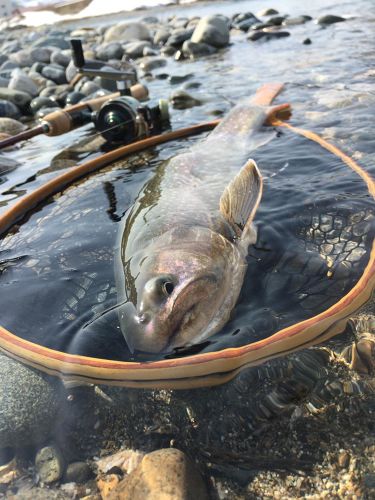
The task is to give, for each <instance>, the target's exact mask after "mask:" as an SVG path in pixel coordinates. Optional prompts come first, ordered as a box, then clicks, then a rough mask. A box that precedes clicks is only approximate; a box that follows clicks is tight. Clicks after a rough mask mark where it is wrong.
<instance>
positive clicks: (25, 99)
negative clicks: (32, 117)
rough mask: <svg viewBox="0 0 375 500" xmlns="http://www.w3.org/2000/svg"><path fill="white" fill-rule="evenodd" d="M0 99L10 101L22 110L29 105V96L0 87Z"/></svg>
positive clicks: (19, 91)
mask: <svg viewBox="0 0 375 500" xmlns="http://www.w3.org/2000/svg"><path fill="white" fill-rule="evenodd" d="M0 99H5V100H7V101H11V102H13V103H14V104H15V105H16V106H18V107H19V108H24V107H26V106H27V105H28V104H29V103H30V101H31V96H30V95H29V94H27V93H26V92H22V91H21V90H15V89H10V88H2V87H0Z"/></svg>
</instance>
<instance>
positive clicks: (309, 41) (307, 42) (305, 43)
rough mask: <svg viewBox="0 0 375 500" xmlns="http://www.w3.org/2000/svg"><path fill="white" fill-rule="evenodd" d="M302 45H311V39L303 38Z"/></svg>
mask: <svg viewBox="0 0 375 500" xmlns="http://www.w3.org/2000/svg"><path fill="white" fill-rule="evenodd" d="M302 43H303V45H311V44H312V41H311V38H305V39H304V41H303V42H302Z"/></svg>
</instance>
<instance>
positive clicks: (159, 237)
mask: <svg viewBox="0 0 375 500" xmlns="http://www.w3.org/2000/svg"><path fill="white" fill-rule="evenodd" d="M282 87H283V86H282V84H278V83H271V84H265V85H263V86H262V87H261V88H260V89H259V90H258V92H257V93H256V95H255V96H254V97H253V98H252V99H247V100H245V101H243V102H240V103H238V104H237V105H236V106H235V107H234V108H233V109H232V110H231V111H230V112H229V113H228V115H227V116H226V117H225V118H224V119H223V120H222V121H221V123H220V124H219V125H218V126H217V127H216V128H215V129H214V131H212V132H211V133H210V134H209V135H208V136H207V137H206V138H205V139H204V140H203V141H201V142H199V143H198V144H196V145H194V146H193V147H192V148H190V150H189V151H186V152H183V153H181V154H178V155H177V156H175V157H173V158H171V159H169V160H168V161H166V162H164V163H162V164H161V165H159V166H158V167H157V169H156V171H155V174H154V176H153V177H152V179H151V180H150V181H148V182H147V183H146V185H145V186H144V187H143V189H142V190H141V192H140V193H139V195H138V197H137V199H136V201H135V203H134V205H133V207H132V208H131V209H130V211H129V212H128V213H127V214H126V215H125V217H124V219H123V221H122V223H121V225H120V229H119V238H118V244H117V248H116V258H115V277H116V287H117V294H118V317H119V323H120V328H121V331H122V334H123V336H124V337H125V340H126V342H127V345H128V347H129V349H130V351H131V352H134V351H140V352H146V353H164V352H171V351H176V350H178V349H180V348H186V347H187V346H192V345H194V344H196V343H199V342H202V341H204V340H205V339H208V338H209V337H210V336H212V335H213V334H214V333H216V332H218V331H219V330H220V329H221V328H222V327H223V326H224V325H225V324H226V323H227V322H228V320H229V319H230V316H231V314H232V311H233V309H234V307H235V305H236V303H237V300H238V297H239V295H240V291H241V288H242V283H243V280H244V276H245V272H246V268H247V263H246V257H247V255H248V248H249V245H252V244H254V243H255V242H256V238H257V235H256V229H255V226H254V223H253V220H254V217H255V213H256V211H257V208H258V206H259V203H260V200H261V197H262V190H263V180H262V175H261V173H260V170H259V168H258V166H257V165H256V163H255V161H254V160H252V159H249V158H248V154H249V152H250V151H251V150H253V149H254V148H255V147H259V145H261V144H263V143H265V142H267V141H268V140H270V135H269V134H268V133H266V134H264V133H260V130H261V129H262V127H263V125H264V124H265V123H266V122H267V120H268V119H269V118H270V117H271V116H274V115H275V114H280V113H281V114H283V115H284V116H283V117H285V116H286V115H288V116H289V115H290V107H289V105H288V104H282V105H278V106H270V104H271V103H272V100H273V99H274V98H275V97H276V96H277V95H278V94H279V92H280V91H281V89H282ZM271 136H272V137H273V134H272V135H271Z"/></svg>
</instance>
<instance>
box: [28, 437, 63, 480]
mask: <svg viewBox="0 0 375 500" xmlns="http://www.w3.org/2000/svg"><path fill="white" fill-rule="evenodd" d="M35 469H36V472H37V474H38V478H39V481H40V482H41V483H44V484H51V483H55V482H56V481H58V480H59V479H61V478H62V476H63V474H64V470H65V461H64V458H63V456H62V454H61V452H60V450H59V449H58V448H57V447H56V446H45V447H44V448H42V449H40V450H39V451H38V453H37V454H36V456H35Z"/></svg>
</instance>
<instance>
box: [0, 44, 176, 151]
mask: <svg viewBox="0 0 375 500" xmlns="http://www.w3.org/2000/svg"><path fill="white" fill-rule="evenodd" d="M70 43H71V47H72V58H73V62H74V65H75V66H76V68H77V70H78V74H79V75H80V76H89V77H93V76H100V77H103V78H107V79H110V80H114V81H116V84H117V88H118V92H115V93H113V94H109V95H105V96H102V97H97V98H95V99H91V100H88V101H86V102H81V103H78V104H75V105H73V106H69V107H67V108H65V109H61V110H56V111H53V112H52V113H49V114H48V115H46V116H45V117H44V118H43V120H42V122H41V123H40V125H38V126H36V127H34V128H32V129H30V130H26V131H24V132H21V133H19V134H16V135H14V136H11V137H8V138H6V139H4V140H2V141H0V150H1V149H4V148H6V147H9V146H12V145H14V144H17V143H19V142H21V141H25V140H28V139H31V138H33V137H35V136H37V135H41V134H45V135H47V136H50V137H51V136H58V135H62V134H65V133H67V132H70V131H71V130H74V129H76V128H78V127H81V126H83V125H86V124H87V123H90V122H93V123H94V125H95V127H96V129H97V130H98V132H99V133H100V134H102V135H103V137H104V138H105V139H106V141H108V142H109V143H115V144H127V143H129V142H133V141H134V140H137V139H139V138H142V137H145V136H149V135H152V134H155V133H156V132H160V130H162V128H163V127H164V125H165V124H166V123H169V111H168V103H167V101H166V100H164V99H160V100H159V102H158V104H157V105H156V106H153V107H150V106H144V105H142V104H141V101H144V100H145V99H147V98H148V89H147V87H146V86H144V85H142V84H140V83H137V76H136V72H135V70H134V68H130V69H128V71H118V70H102V69H97V68H91V67H89V66H88V64H87V63H86V61H85V58H84V54H83V50H82V42H81V40H79V39H72V40H70Z"/></svg>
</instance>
